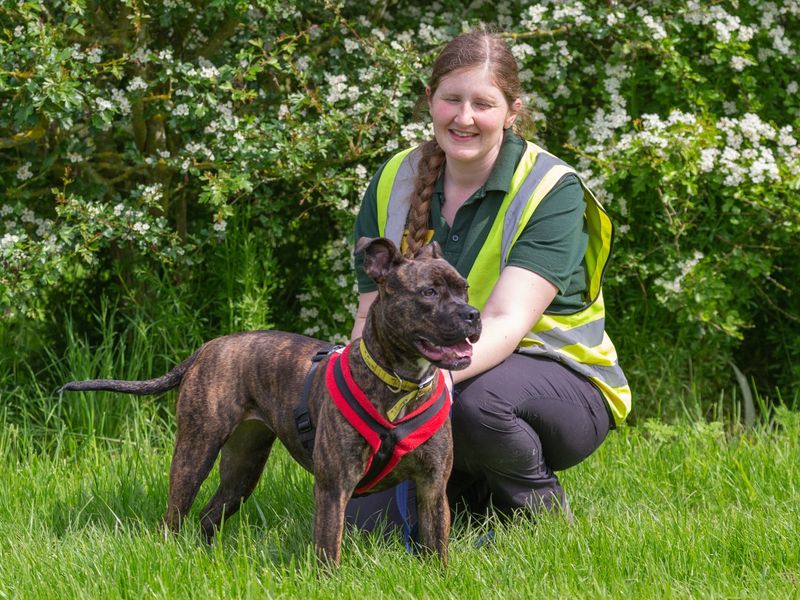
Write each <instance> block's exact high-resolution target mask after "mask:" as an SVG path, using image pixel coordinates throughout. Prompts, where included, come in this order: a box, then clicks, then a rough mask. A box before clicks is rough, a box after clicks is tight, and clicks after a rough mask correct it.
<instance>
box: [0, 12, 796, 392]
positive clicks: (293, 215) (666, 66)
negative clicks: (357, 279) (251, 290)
mask: <svg viewBox="0 0 800 600" xmlns="http://www.w3.org/2000/svg"><path fill="white" fill-rule="evenodd" d="M481 21H482V22H485V23H488V24H490V25H494V26H495V27H497V28H498V29H499V30H500V31H503V32H504V33H503V35H505V36H506V37H507V39H508V41H509V44H510V45H511V47H512V49H513V51H514V54H515V56H516V57H517V59H518V61H519V64H520V68H521V74H522V79H523V81H524V86H525V89H526V92H527V93H526V97H525V98H524V100H525V102H526V104H527V106H528V108H529V112H530V117H531V118H530V119H529V126H528V128H527V130H526V131H525V132H524V133H525V135H526V136H527V137H528V138H530V139H533V140H534V141H537V142H538V143H540V144H543V145H544V146H546V147H547V148H548V149H550V150H551V151H553V152H555V153H556V154H559V155H560V156H562V157H563V158H565V159H566V160H568V161H571V162H572V163H573V164H575V165H576V167H577V168H578V169H579V171H580V172H581V173H582V174H583V175H584V177H585V178H586V180H587V181H588V182H589V184H590V186H591V187H592V188H593V189H594V190H595V191H596V193H597V194H598V196H599V197H600V198H601V200H602V201H603V202H604V203H605V204H606V206H607V209H608V210H609V212H610V213H611V214H612V216H613V218H614V221H615V223H616V224H617V234H618V235H617V242H616V248H615V260H614V263H613V264H612V268H611V270H610V273H609V277H608V279H607V286H606V288H607V295H608V298H609V300H608V303H609V305H610V310H611V313H612V317H613V319H612V322H611V326H612V327H614V328H615V329H616V331H614V332H613V333H615V336H614V337H615V339H616V340H617V343H618V346H619V347H620V351H621V353H622V355H623V361H624V360H625V358H626V357H625V354H626V351H625V349H626V346H627V347H628V348H642V347H645V346H647V347H648V348H649V347H650V346H648V344H653V343H654V344H655V346H653V349H652V350H648V351H649V352H650V351H652V352H654V353H659V352H663V351H666V350H667V349H669V348H673V347H674V340H676V339H680V340H681V343H682V344H683V345H685V347H686V349H687V352H689V353H690V355H695V356H696V357H702V361H703V362H705V363H707V364H709V365H710V366H711V367H712V368H711V371H712V372H713V373H715V374H718V373H721V372H722V371H721V369H722V368H725V369H727V367H726V366H725V365H726V363H727V361H728V360H730V359H732V358H733V359H735V360H736V361H738V362H742V359H741V355H742V354H745V355H746V356H747V357H748V358H747V360H748V361H751V362H750V366H752V367H753V368H756V367H759V368H760V370H759V371H758V372H757V373H756V372H753V373H752V374H753V375H754V376H757V377H759V378H763V380H764V381H767V382H769V383H783V384H786V383H789V382H792V381H797V380H798V379H800V367H798V364H799V363H800V343H798V342H797V341H796V340H797V339H798V338H800V336H797V335H787V334H786V333H785V332H786V331H787V329H788V331H790V332H791V331H794V332H798V330H799V329H800V328H799V327H798V319H799V317H798V315H799V314H800V301H798V298H797V297H796V294H795V295H793V292H792V290H793V287H794V286H793V283H794V281H795V279H796V278H797V277H798V276H800V268H798V265H797V256H798V255H800V252H799V251H800V241H799V240H800V236H798V228H800V217H798V214H799V213H798V208H800V207H799V206H798V199H797V190H798V187H799V186H800V164H799V163H800V146H798V144H797V140H798V135H797V130H798V127H800V96H798V94H797V91H798V85H800V72H799V71H798V66H797V65H798V64H800V60H798V45H800V42H798V39H800V36H798V33H799V32H800V31H799V28H798V22H799V21H800V3H798V2H797V1H792V0H786V1H783V2H763V1H758V2H756V1H755V0H739V1H738V2H736V1H731V2H715V3H713V4H708V3H701V2H699V1H696V0H676V1H674V2H660V1H656V0H653V1H651V2H645V3H634V4H632V5H631V4H629V3H625V2H621V1H611V2H605V1H604V2H598V1H588V0H587V1H583V2H582V1H576V0H566V1H555V0H542V1H540V2H531V1H513V2H512V1H500V2H482V1H477V2H472V3H463V2H456V1H455V0H436V1H434V2H426V3H421V2H404V3H395V2H392V1H391V0H371V1H369V2H363V3H343V2H340V3H338V4H337V3H334V2H322V1H319V0H311V1H310V2H306V3H303V4H302V5H296V3H291V2H288V1H281V0H256V1H252V2H243V1H241V0H214V1H213V2H209V3H207V4H206V5H205V6H204V7H203V8H202V9H200V8H199V7H198V6H197V4H196V3H193V2H188V1H185V0H169V1H165V2H163V3H158V4H157V5H156V4H144V3H141V2H136V1H134V0H117V1H115V2H106V3H87V2H86V1H85V0H53V1H51V2H47V3H35V2H25V1H21V2H16V3H6V4H4V5H3V7H2V8H0V186H2V189H3V195H2V198H0V263H2V270H0V310H2V313H3V319H4V322H5V323H6V325H5V326H8V327H23V326H30V324H32V323H35V322H40V323H47V322H48V319H52V318H53V317H54V315H56V314H57V313H58V310H59V309H60V308H63V306H62V304H61V303H62V302H63V301H64V299H65V298H66V299H69V298H71V297H75V291H76V290H81V289H86V290H87V293H89V294H94V295H96V294H107V295H112V296H113V295H119V294H133V296H134V297H137V298H139V299H140V301H141V299H142V298H147V290H146V289H144V290H142V289H137V286H139V287H141V286H142V285H143V284H142V283H141V282H142V278H139V277H137V273H141V272H143V271H144V272H153V271H159V272H163V273H167V274H170V275H171V276H170V277H168V278H167V279H169V280H172V281H173V283H174V284H175V285H186V284H187V282H192V283H193V284H195V285H196V284H197V283H198V282H202V283H203V284H204V285H208V286H214V285H215V282H216V281H219V278H220V274H219V272H218V270H215V268H214V265H216V264H218V262H215V260H214V256H215V254H216V253H218V252H219V251H220V247H221V245H222V243H223V242H224V240H225V239H226V236H227V235H228V234H229V231H228V223H229V222H230V221H231V219H232V217H234V216H235V215H237V214H239V213H241V212H242V211H243V210H244V209H245V208H246V214H247V215H248V219H249V225H250V230H251V237H250V238H248V239H251V238H252V237H253V236H254V237H255V238H257V239H260V240H261V243H262V244H263V245H264V246H265V247H266V249H267V250H268V252H264V254H263V256H268V257H269V258H268V259H265V260H269V261H271V264H270V265H268V266H266V267H265V268H264V269H262V270H261V272H267V273H269V274H270V277H271V278H272V281H271V282H270V285H269V286H267V287H264V289H265V290H267V289H268V290H270V291H269V294H270V298H269V299H268V301H267V302H266V303H259V304H258V305H259V306H262V305H263V306H266V308H265V310H269V312H270V318H271V319H272V320H273V321H274V323H275V324H276V325H277V326H280V327H283V328H287V329H293V330H296V331H301V332H307V333H309V334H312V335H316V336H318V337H327V338H334V337H341V336H343V335H346V332H347V331H348V329H349V327H350V323H351V315H352V308H353V303H354V298H355V292H354V289H353V277H352V274H351V272H350V268H349V266H348V265H349V264H350V256H349V255H350V252H351V247H352V242H351V240H350V239H349V238H350V235H351V233H350V232H351V226H352V219H353V215H354V212H355V211H356V210H357V207H358V203H359V201H360V196H361V193H362V191H363V189H364V187H365V186H366V184H367V182H368V180H369V178H370V177H371V175H372V173H373V172H374V171H375V169H376V168H377V167H378V166H379V165H380V164H381V162H382V161H384V160H385V159H386V158H388V156H389V155H390V154H391V153H392V152H393V151H395V150H397V149H400V148H402V147H406V146H408V145H409V144H411V143H414V142H415V141H416V140H419V139H421V138H423V137H425V136H426V135H428V126H427V123H426V122H425V121H424V119H423V120H422V121H416V120H415V119H414V118H413V117H414V113H415V110H414V108H415V103H416V101H417V98H418V97H419V95H420V93H421V92H422V91H423V89H424V78H425V74H426V71H427V67H428V65H429V64H430V62H431V60H432V58H433V56H434V55H435V52H436V50H437V49H438V48H439V46H440V45H441V43H443V42H444V41H446V40H448V39H450V38H451V37H452V36H453V35H454V34H457V33H458V32H460V31H461V30H463V29H464V28H468V27H471V26H473V25H474V24H476V23H478V22H481ZM228 275H229V274H228ZM120 282H122V283H124V286H120V285H119V283H120ZM226 289H227V288H226ZM258 289H260V288H258ZM231 293H236V290H235V289H232V290H231ZM204 301H206V299H205V298H198V306H200V305H202V303H203V302H204ZM228 308H229V307H227V306H224V307H213V306H212V307H211V309H212V310H217V309H219V311H220V312H224V311H225V310H228ZM653 319H656V320H658V322H659V324H660V327H659V330H660V331H665V330H666V331H672V332H674V338H673V339H663V340H653V339H651V338H652V334H651V335H650V336H649V335H648V331H649V330H648V326H649V325H648V323H652V320H653ZM648 320H649V321H648ZM239 321H240V322H250V321H252V319H250V318H248V319H245V320H244V321H242V320H241V319H239ZM231 322H232V321H231V320H230V319H229V320H228V321H226V323H228V324H230V323H231ZM233 322H237V321H236V319H234V320H233ZM776 323H779V324H781V327H776V326H774V324H776ZM220 327H221V328H224V325H221V326H220ZM642 340H647V344H644V345H642ZM659 344H661V345H659ZM737 353H739V354H737ZM698 360H699V359H698ZM631 361H632V362H634V361H633V359H631ZM628 364H630V363H628ZM637 369H638V367H635V368H633V369H632V374H633V378H634V380H636V379H637V378H639V380H640V381H644V380H647V379H648V377H649V374H648V372H647V368H646V363H645V362H643V363H642V367H641V369H639V370H638V371H637ZM791 369H794V375H793V376H788V377H787V376H785V374H787V373H790V372H791ZM775 373H783V374H784V375H780V376H778V377H777V379H776V378H774V377H772V375H775ZM715 376H716V375H715ZM634 383H635V382H634Z"/></svg>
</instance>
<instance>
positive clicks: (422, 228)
mask: <svg viewBox="0 0 800 600" xmlns="http://www.w3.org/2000/svg"><path fill="white" fill-rule="evenodd" d="M481 65H485V66H486V68H487V69H488V70H489V72H490V73H491V74H492V79H493V80H494V84H495V85H496V86H497V87H498V88H499V89H500V91H501V92H503V95H504V96H505V98H506V101H507V102H508V105H509V106H511V105H512V104H513V103H514V101H515V100H517V99H518V98H520V97H521V96H522V86H521V85H520V81H519V69H518V68H517V61H516V60H515V59H514V55H513V54H512V53H511V49H510V48H509V47H508V45H507V44H506V43H505V41H504V40H503V38H501V37H500V36H499V35H497V34H495V33H492V32H490V31H488V30H487V29H485V28H481V29H474V30H472V31H470V32H467V33H462V34H461V35H459V36H458V37H456V38H453V39H452V40H451V41H450V42H449V43H448V44H447V45H446V46H445V47H444V48H443V49H442V51H441V52H440V53H439V55H438V56H437V57H436V60H435V61H434V63H433V69H432V70H431V75H430V77H429V78H428V89H429V90H430V95H431V96H432V95H433V94H434V93H435V92H436V89H437V88H438V87H439V84H440V83H441V81H442V79H444V77H446V76H447V75H449V74H450V73H452V72H453V71H456V70H458V69H464V68H470V67H476V66H481ZM420 151H421V155H420V159H419V162H418V163H417V164H418V167H417V177H416V181H415V182H414V191H413V192H412V195H411V208H410V209H409V211H408V223H407V225H408V237H407V239H406V243H407V248H406V254H407V255H409V256H413V255H414V254H415V253H416V252H417V251H418V250H419V249H420V248H421V247H422V245H423V244H424V243H425V235H426V233H427V232H428V220H429V217H430V205H431V196H432V195H433V190H434V187H435V185H436V180H437V179H438V178H439V175H440V173H441V172H442V169H443V168H444V164H445V154H444V151H443V150H442V149H441V148H440V147H439V144H438V143H437V142H436V140H435V139H432V140H429V141H427V142H425V143H424V144H422V146H421V147H420Z"/></svg>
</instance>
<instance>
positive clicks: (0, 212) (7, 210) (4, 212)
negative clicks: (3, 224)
mask: <svg viewBox="0 0 800 600" xmlns="http://www.w3.org/2000/svg"><path fill="white" fill-rule="evenodd" d="M13 212H14V209H13V208H12V207H11V205H10V204H3V206H0V216H2V217H7V216H8V215H10V214H11V213H13Z"/></svg>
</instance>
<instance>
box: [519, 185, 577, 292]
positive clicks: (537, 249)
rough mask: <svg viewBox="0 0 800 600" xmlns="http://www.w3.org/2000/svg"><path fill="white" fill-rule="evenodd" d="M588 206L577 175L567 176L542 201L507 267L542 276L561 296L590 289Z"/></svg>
mask: <svg viewBox="0 0 800 600" xmlns="http://www.w3.org/2000/svg"><path fill="white" fill-rule="evenodd" d="M585 209H586V204H585V202H584V199H583V188H582V186H581V183H580V181H579V180H578V178H577V177H576V176H575V175H567V176H566V177H565V178H564V179H563V181H561V182H560V183H559V184H558V185H557V186H556V187H555V188H553V189H552V190H551V191H550V192H549V193H548V194H547V195H546V196H545V197H544V198H543V199H542V201H541V203H540V204H539V206H538V207H537V208H536V210H535V211H534V212H533V215H532V216H531V218H530V220H529V221H528V223H527V224H526V225H525V228H524V229H523V231H522V233H521V235H520V237H519V238H518V239H517V241H516V242H515V243H514V246H513V247H512V248H511V252H510V254H509V257H508V262H507V264H509V265H514V266H516V267H521V268H523V269H527V270H529V271H533V272H534V273H536V274H538V275H541V276H542V277H544V278H545V279H547V280H548V281H549V282H550V283H552V284H553V285H554V286H555V287H556V288H557V289H558V292H559V294H561V295H565V294H575V293H579V292H582V291H583V290H584V289H585V287H586V278H585V267H584V263H583V257H584V254H585V253H586V245H587V243H588V240H589V236H588V233H587V232H586V230H585V226H584V217H583V214H584V211H585Z"/></svg>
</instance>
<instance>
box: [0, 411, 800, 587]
mask: <svg viewBox="0 0 800 600" xmlns="http://www.w3.org/2000/svg"><path fill="white" fill-rule="evenodd" d="M162 401H163V400H162ZM116 402H117V403H124V404H121V407H120V406H118V407H117V409H118V410H122V411H123V412H125V413H126V414H127V416H126V418H125V420H124V425H123V426H122V427H121V429H120V434H119V436H118V437H117V438H116V439H110V438H108V437H103V436H101V435H98V434H97V433H88V434H84V435H79V434H77V433H75V432H74V431H72V430H67V429H65V428H61V429H58V428H50V429H42V428H41V426H38V425H37V426H33V425H31V426H28V425H25V424H23V425H20V424H18V423H16V424H15V421H12V420H9V418H8V417H7V416H4V415H2V414H0V424H2V425H3V429H2V433H0V598H15V599H16V598H37V599H39V598H59V599H61V598H265V597H269V598H273V597H274V598H337V599H341V598H366V597H373V598H409V597H410V598H503V599H506V598H604V597H608V598H611V597H614V598H618V597H625V598H688V597H692V598H695V597H708V598H756V597H758V598H798V597H800V593H798V591H797V590H798V587H800V541H798V532H800V501H798V500H800V461H798V459H797V457H798V456H799V455H800V414H798V413H795V412H790V411H786V410H782V411H779V412H778V413H777V415H776V421H775V423H774V424H773V425H771V426H761V427H759V428H756V429H754V430H749V431H735V432H731V431H726V430H725V428H723V426H722V425H721V424H720V423H710V424H709V423H702V422H696V423H693V422H685V423H679V424H676V425H665V424H662V423H659V422H655V421H648V422H645V423H643V424H642V425H640V426H638V427H629V428H622V429H620V430H619V431H616V432H614V433H612V434H611V435H610V437H609V439H608V440H607V442H606V443H605V444H604V445H603V446H602V447H601V449H600V450H599V451H598V452H597V453H596V454H595V455H593V456H592V457H590V458H589V459H588V460H586V461H585V462H584V463H583V464H581V465H579V466H578V467H575V468H573V469H571V470H569V471H566V472H564V473H563V474H562V481H563V482H564V485H565V487H566V489H567V492H568V494H569V496H570V501H571V504H572V507H573V510H574V511H575V514H576V522H575V524H574V525H573V526H569V525H567V524H566V523H565V522H563V521H562V520H559V519H555V518H544V519H542V520H540V521H539V522H538V523H533V522H531V521H528V520H522V519H520V520H517V521H514V522H513V523H510V524H495V527H496V530H497V539H496V543H495V544H494V545H493V546H491V547H488V548H486V547H485V548H481V549H476V548H474V547H473V545H472V543H473V541H474V539H475V538H476V537H477V536H478V535H479V534H480V532H481V529H480V527H479V526H478V525H477V524H474V523H466V522H457V523H455V525H454V529H453V534H452V536H451V546H450V565H449V567H448V568H447V569H446V570H444V571H442V570H440V569H439V568H438V567H437V566H436V565H435V563H434V562H433V561H426V560H421V559H418V558H415V557H412V556H409V555H408V554H406V552H405V551H404V548H403V546H402V545H401V544H400V543H399V542H397V541H389V542H386V541H383V540H380V539H377V538H376V537H370V536H363V535H357V534H349V535H348V536H347V538H346V539H345V543H344V548H343V561H342V568H341V569H340V570H339V571H338V572H337V573H335V574H333V575H330V576H321V574H320V573H319V571H318V569H317V567H316V563H315V561H314V558H313V555H312V551H311V515H312V511H313V506H312V499H311V489H312V481H311V477H310V476H309V475H308V474H306V473H305V472H304V471H302V470H301V469H300V468H299V467H297V466H296V465H295V464H294V463H293V462H292V461H291V459H289V458H288V455H287V454H286V453H285V451H284V450H283V449H282V448H277V449H276V451H275V452H274V456H273V457H272V458H271V460H270V463H269V465H268V467H267V470H266V472H265V474H264V476H263V477H262V480H261V482H260V484H259V487H258V489H257V490H256V492H255V494H254V496H253V497H252V498H251V499H250V501H248V503H247V504H246V505H245V507H244V508H243V510H242V511H241V512H240V513H239V515H237V516H235V517H233V518H232V519H231V520H230V521H228V522H226V523H225V527H224V530H223V532H222V533H221V535H220V536H219V538H218V541H217V542H216V543H215V544H214V545H212V546H210V547H209V546H206V545H204V544H203V543H202V542H201V541H200V535H199V528H198V526H197V524H196V518H197V511H198V509H199V507H200V506H202V503H203V502H204V501H205V500H206V499H207V498H208V496H209V495H210V493H211V491H212V489H213V486H214V485H215V484H216V482H215V481H214V480H213V477H212V478H211V479H210V480H209V481H208V482H206V485H205V486H204V487H203V489H202V490H201V493H200V497H199V498H198V501H197V502H196V505H195V507H194V511H193V513H192V521H191V522H190V523H188V524H187V527H186V528H185V529H184V530H183V531H182V532H181V534H179V535H177V536H175V537H168V538H166V539H165V537H164V536H163V534H162V532H161V531H160V529H159V527H158V522H159V518H160V516H161V514H162V512H163V509H164V506H165V499H166V487H167V475H166V474H167V469H168V464H169V458H170V454H171V443H172V440H171V432H170V431H169V429H170V424H169V422H168V421H166V422H165V421H164V419H163V418H161V417H158V416H153V415H154V411H153V407H152V406H147V405H144V406H143V405H138V404H135V403H134V402H136V401H134V400H127V399H122V400H121V399H120V398H117V399H116Z"/></svg>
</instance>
